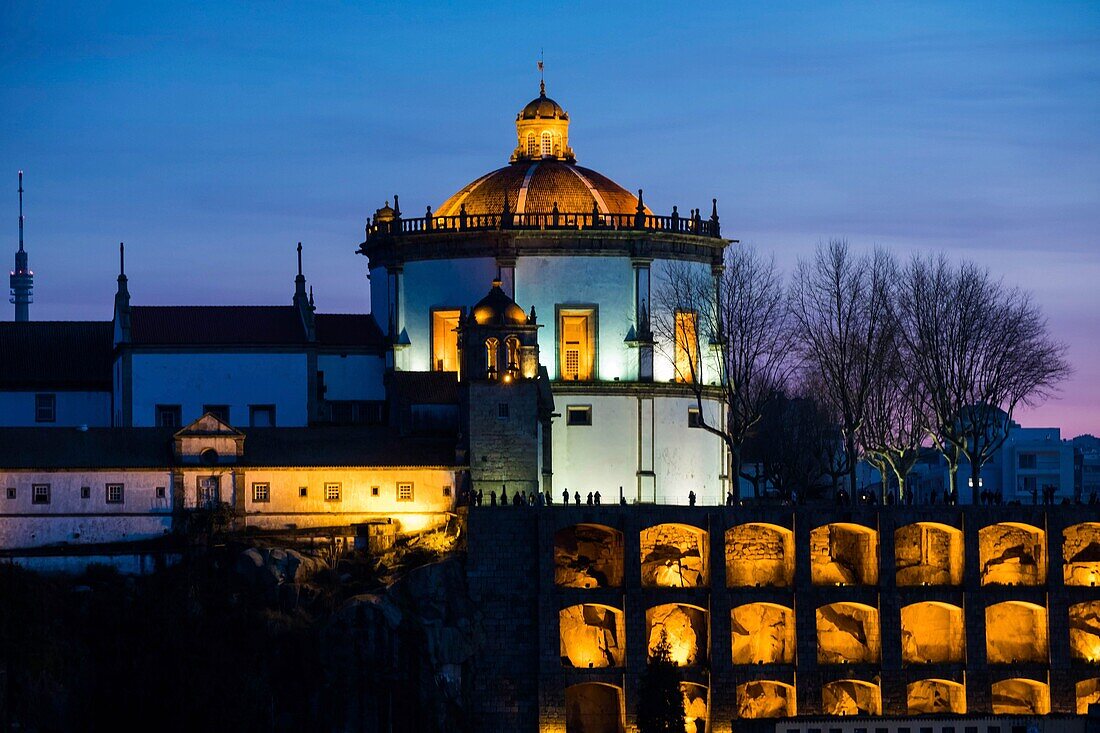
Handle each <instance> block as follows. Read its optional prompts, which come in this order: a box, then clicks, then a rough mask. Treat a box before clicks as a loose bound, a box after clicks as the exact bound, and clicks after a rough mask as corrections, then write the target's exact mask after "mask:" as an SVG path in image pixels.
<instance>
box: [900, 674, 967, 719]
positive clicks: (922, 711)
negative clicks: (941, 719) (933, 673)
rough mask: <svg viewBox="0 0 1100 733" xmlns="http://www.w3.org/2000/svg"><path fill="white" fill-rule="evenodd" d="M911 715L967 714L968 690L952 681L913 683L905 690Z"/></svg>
mask: <svg viewBox="0 0 1100 733" xmlns="http://www.w3.org/2000/svg"><path fill="white" fill-rule="evenodd" d="M905 697H906V705H907V707H908V710H909V714H910V715H942V714H944V713H950V714H954V715H963V714H965V713H966V688H965V687H964V686H963V685H961V684H959V683H958V682H952V681H951V680H940V679H927V680H917V681H916V682H911V683H909V685H908V686H907V687H906V688H905Z"/></svg>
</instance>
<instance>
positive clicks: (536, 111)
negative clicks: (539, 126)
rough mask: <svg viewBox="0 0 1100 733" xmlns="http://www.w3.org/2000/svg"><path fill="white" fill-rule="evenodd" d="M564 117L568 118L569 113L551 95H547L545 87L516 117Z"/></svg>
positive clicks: (521, 118)
mask: <svg viewBox="0 0 1100 733" xmlns="http://www.w3.org/2000/svg"><path fill="white" fill-rule="evenodd" d="M547 118H550V119H562V120H568V119H569V115H568V114H566V112H565V110H564V109H562V106H561V105H560V104H558V103H557V102H555V101H554V100H553V99H550V97H548V96H546V90H545V88H544V89H543V90H542V92H541V93H540V94H539V96H537V97H535V98H534V99H532V100H531V101H530V102H528V103H527V106H526V107H524V108H523V109H522V110H521V111H520V113H519V115H517V116H516V119H520V120H536V119H547Z"/></svg>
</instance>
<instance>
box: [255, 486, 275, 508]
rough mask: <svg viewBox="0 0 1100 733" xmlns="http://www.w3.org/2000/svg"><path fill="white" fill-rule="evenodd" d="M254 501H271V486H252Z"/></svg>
mask: <svg viewBox="0 0 1100 733" xmlns="http://www.w3.org/2000/svg"><path fill="white" fill-rule="evenodd" d="M252 501H255V502H261V503H263V502H268V501H271V484H252Z"/></svg>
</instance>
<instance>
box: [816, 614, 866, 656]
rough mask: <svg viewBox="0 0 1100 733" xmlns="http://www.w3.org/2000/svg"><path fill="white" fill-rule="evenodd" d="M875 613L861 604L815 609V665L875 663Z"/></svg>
mask: <svg viewBox="0 0 1100 733" xmlns="http://www.w3.org/2000/svg"><path fill="white" fill-rule="evenodd" d="M880 653H881V637H880V636H879V622H878V609H877V608H873V607H872V606H868V605H865V604H863V603H848V602H840V603H830V604H829V605H827V606H822V607H820V608H818V609H817V661H818V663H819V664H859V663H875V662H878V661H879V655H880Z"/></svg>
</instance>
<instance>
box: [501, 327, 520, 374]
mask: <svg viewBox="0 0 1100 733" xmlns="http://www.w3.org/2000/svg"><path fill="white" fill-rule="evenodd" d="M504 351H505V353H506V354H508V363H507V364H506V365H505V367H504V368H505V369H507V370H508V371H509V372H511V373H512V374H519V339H518V338H516V337H515V336H509V337H508V338H507V339H505V340H504Z"/></svg>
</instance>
